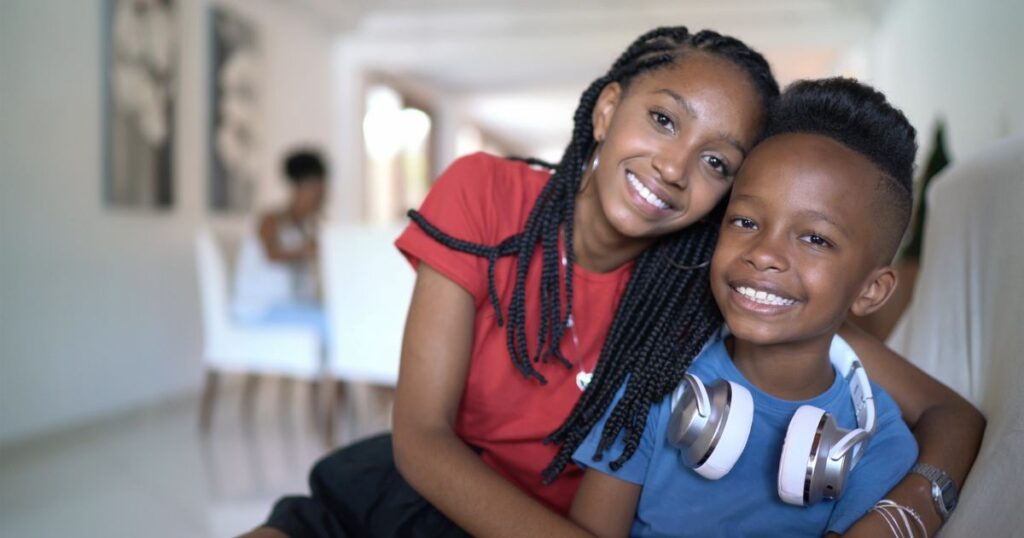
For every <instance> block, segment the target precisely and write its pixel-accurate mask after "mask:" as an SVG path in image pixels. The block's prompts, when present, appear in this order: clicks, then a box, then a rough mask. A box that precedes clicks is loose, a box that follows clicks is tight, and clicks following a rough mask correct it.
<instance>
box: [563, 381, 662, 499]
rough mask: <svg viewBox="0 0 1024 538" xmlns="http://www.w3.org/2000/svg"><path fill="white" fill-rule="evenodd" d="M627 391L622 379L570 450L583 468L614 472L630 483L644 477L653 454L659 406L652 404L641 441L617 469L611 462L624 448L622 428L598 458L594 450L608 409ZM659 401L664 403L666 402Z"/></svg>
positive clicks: (644, 478) (605, 420)
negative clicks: (587, 430) (607, 403)
mask: <svg viewBox="0 0 1024 538" xmlns="http://www.w3.org/2000/svg"><path fill="white" fill-rule="evenodd" d="M625 392H626V383H625V382H624V383H623V384H622V386H621V387H619V390H618V392H617V393H616V394H615V399H614V400H612V403H610V404H609V405H608V409H605V412H604V415H603V416H602V417H601V420H599V421H598V422H597V423H596V424H594V427H593V428H591V429H590V433H588V434H587V437H586V438H585V439H584V440H583V442H582V443H580V446H579V447H577V448H576V451H575V452H574V453H573V456H572V457H573V460H574V461H575V462H576V463H577V464H578V465H579V466H580V467H583V468H584V469H586V468H592V469H595V470H597V471H601V472H602V473H604V474H607V475H610V476H614V477H616V478H618V479H620V480H624V481H626V482H631V483H633V484H641V485H642V484H643V483H644V482H645V481H646V476H647V469H648V466H649V465H650V462H651V457H652V456H653V454H654V449H655V442H654V440H655V439H656V438H657V435H658V431H659V428H658V426H659V420H658V417H659V410H660V408H661V406H659V405H658V404H655V405H653V406H651V410H650V412H649V413H648V414H647V424H646V426H645V427H644V433H643V435H641V437H640V444H639V445H638V446H637V449H636V452H634V453H633V456H632V457H631V458H629V459H628V460H626V461H625V462H624V463H623V464H622V467H619V469H618V470H612V468H611V462H613V461H615V460H617V459H618V458H619V456H620V455H622V450H623V449H624V448H625V432H624V431H620V432H619V434H618V436H617V437H616V438H615V442H614V443H612V445H611V447H609V448H608V449H607V450H605V451H604V453H603V454H602V455H601V461H594V454H595V452H596V451H597V446H598V444H600V442H601V434H602V432H604V427H605V424H606V423H607V422H608V418H609V417H610V416H611V412H612V410H613V409H615V405H616V404H617V403H619V400H620V399H622V396H623V394H625ZM662 405H666V403H665V402H663V403H662Z"/></svg>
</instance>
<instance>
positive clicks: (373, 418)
mask: <svg viewBox="0 0 1024 538" xmlns="http://www.w3.org/2000/svg"><path fill="white" fill-rule="evenodd" d="M237 386H238V385H237V383H236V384H235V385H234V386H232V387H229V388H228V389H227V390H225V391H223V393H222V394H221V395H220V396H219V397H218V400H217V402H216V404H215V408H214V418H213V425H212V428H211V431H210V432H209V433H208V434H205V435H203V434H200V433H199V431H198V427H197V422H198V420H197V419H198V412H199V411H198V409H199V398H198V395H196V396H194V397H188V398H183V399H180V400H176V401H172V402H167V403H164V404H160V405H157V406H153V407H150V408H147V409H142V410H137V411H133V412H130V413H126V414H123V415H121V416H117V417H111V418H107V419H103V420H101V421H98V422H96V423H94V424H90V425H88V426H84V427H80V428H77V429H75V430H73V431H66V432H60V433H57V434H54V435H49V436H47V437H45V438H41V439H36V440H31V441H29V442H27V443H23V444H21V445H19V446H15V447H8V448H5V449H3V451H2V452H0V536H2V537H22V536H25V537H40V538H42V537H66V536H85V537H92V536H96V537H105V538H118V537H133V538H134V537H139V536H146V537H150V538H162V537H168V538H170V537H175V538H180V537H184V536H189V537H210V538H214V537H215V538H223V537H228V536H235V535H237V534H239V533H240V532H243V531H246V530H249V529H251V528H252V527H254V526H256V525H257V524H258V523H259V522H261V521H262V520H263V519H264V518H265V517H266V515H267V513H268V511H269V509H270V507H271V505H272V504H273V502H274V500H275V499H276V498H277V497H279V496H281V495H282V494H285V493H300V492H305V491H306V473H307V472H308V470H309V468H310V466H311V465H312V463H313V462H314V461H316V459H317V458H319V457H320V456H321V455H322V454H323V453H324V451H325V445H324V441H323V438H322V436H321V434H320V431H321V430H322V427H319V425H318V424H315V423H314V419H313V416H314V413H313V411H312V406H311V403H310V401H311V399H310V394H309V391H308V387H307V386H306V385H305V384H304V383H291V384H290V387H291V388H290V389H289V388H284V389H282V387H283V386H285V384H282V383H281V382H280V380H264V381H262V382H261V384H260V387H259V391H258V393H257V396H256V401H255V405H254V412H253V413H252V416H251V417H250V418H249V419H248V420H246V419H244V417H245V415H246V414H245V413H243V412H242V411H241V401H242V399H241V394H240V393H241V391H240V390H238V388H237ZM390 400H391V394H390V393H389V392H388V391H384V390H375V389H371V388H368V387H361V386H357V387H350V388H349V389H348V390H347V392H346V395H345V398H343V399H342V405H341V406H340V407H339V409H338V413H339V418H338V421H337V432H336V434H335V435H336V437H337V442H338V443H342V444H343V443H347V442H350V441H352V440H355V439H358V438H362V437H365V436H367V435H372V434H374V433H377V432H380V431H384V430H386V429H387V428H388V423H389V413H390Z"/></svg>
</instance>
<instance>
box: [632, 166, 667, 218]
mask: <svg viewBox="0 0 1024 538" xmlns="http://www.w3.org/2000/svg"><path fill="white" fill-rule="evenodd" d="M626 179H628V180H629V184H630V185H632V186H633V188H634V189H636V192H639V193H640V196H642V197H643V198H644V200H647V203H649V204H651V205H653V206H654V207H657V208H658V209H668V208H669V205H668V204H667V203H666V202H665V201H664V200H662V199H661V198H658V197H657V196H655V194H654V193H653V192H651V191H650V189H648V188H647V187H645V186H644V184H643V183H640V180H639V179H637V178H636V175H634V174H633V172H626Z"/></svg>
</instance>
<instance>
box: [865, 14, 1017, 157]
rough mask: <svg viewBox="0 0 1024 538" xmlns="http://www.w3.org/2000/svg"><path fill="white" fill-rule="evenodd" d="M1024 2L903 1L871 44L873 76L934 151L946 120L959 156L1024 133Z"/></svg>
mask: <svg viewBox="0 0 1024 538" xmlns="http://www.w3.org/2000/svg"><path fill="white" fill-rule="evenodd" d="M1022 23H1024V2H1020V1H1019V0H977V1H972V2H963V1H960V0H898V1H894V2H892V5H891V6H890V7H889V9H888V10H887V11H886V12H885V13H884V16H883V17H882V19H881V20H880V24H879V26H878V29H877V30H876V32H875V34H874V35H873V36H872V39H871V40H870V43H869V46H868V47H867V50H868V53H867V56H868V59H867V64H868V66H869V67H868V71H869V77H868V78H869V80H870V81H871V82H872V83H873V84H876V85H877V86H878V87H879V88H880V89H881V90H882V91H884V92H885V93H886V95H887V96H888V97H889V98H890V99H891V100H892V101H893V102H894V103H896V104H897V105H898V106H899V107H901V108H902V109H903V111H904V112H905V113H906V114H907V117H908V118H909V119H910V121H911V123H913V124H914V126H915V127H917V129H918V133H919V141H920V143H921V145H922V155H923V154H924V153H925V152H927V151H930V146H929V144H930V140H931V133H932V129H933V127H934V124H935V120H936V118H938V117H943V118H945V120H946V128H947V131H946V132H947V143H948V144H949V150H950V152H951V153H952V158H953V159H954V160H956V159H960V158H964V157H967V156H968V155H969V154H971V153H973V152H975V151H977V150H979V149H981V148H983V147H986V146H989V145H991V144H992V142H994V141H995V140H998V139H1001V138H1005V137H1006V136H1007V135H1009V134H1010V133H1015V132H1020V131H1024V99H1022V98H1021V96H1022V95H1024V59H1022V57H1021V53H1022V51H1024V31H1022V27H1021V24H1022Z"/></svg>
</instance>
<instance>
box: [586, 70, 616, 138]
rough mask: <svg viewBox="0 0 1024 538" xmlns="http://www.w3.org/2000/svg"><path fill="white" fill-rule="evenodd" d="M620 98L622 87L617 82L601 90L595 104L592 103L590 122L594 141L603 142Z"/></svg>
mask: <svg viewBox="0 0 1024 538" xmlns="http://www.w3.org/2000/svg"><path fill="white" fill-rule="evenodd" d="M621 97H622V85H621V84H619V83H618V82H611V83H609V84H608V85H607V86H605V87H604V89H602V90H601V94H600V95H598V96H597V102H596V103H594V113H593V117H592V118H591V121H592V122H593V123H594V140H598V141H601V140H604V137H605V135H606V134H607V133H608V126H609V125H610V124H611V122H612V116H614V115H615V109H616V108H617V107H618V106H619V99H620V98H621Z"/></svg>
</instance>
